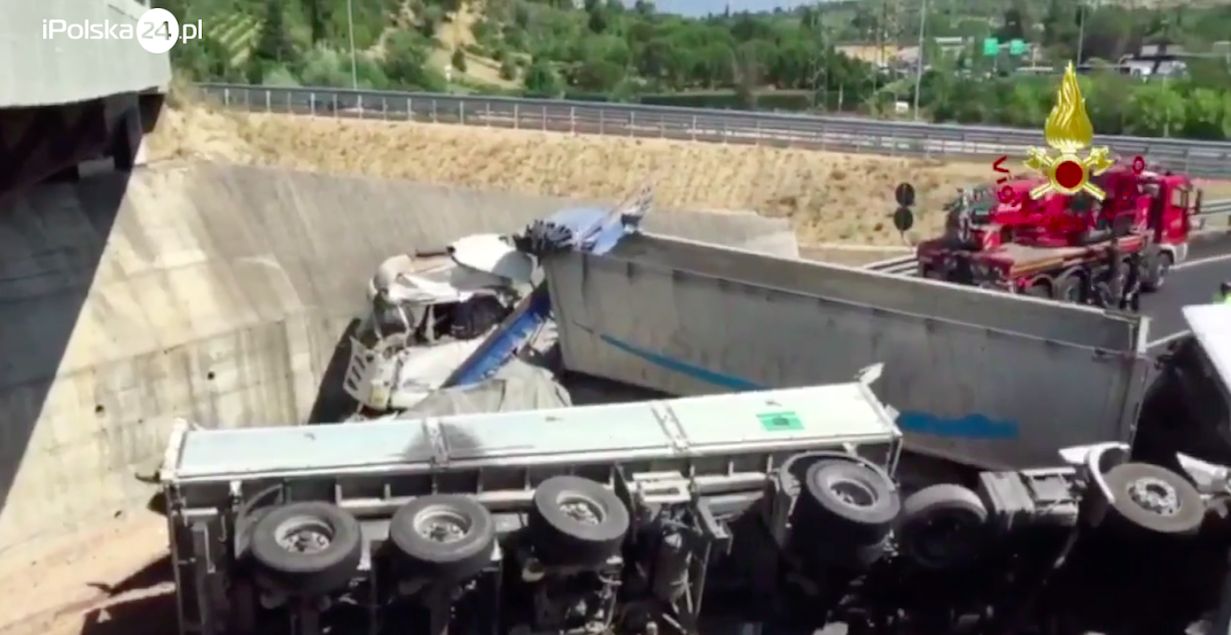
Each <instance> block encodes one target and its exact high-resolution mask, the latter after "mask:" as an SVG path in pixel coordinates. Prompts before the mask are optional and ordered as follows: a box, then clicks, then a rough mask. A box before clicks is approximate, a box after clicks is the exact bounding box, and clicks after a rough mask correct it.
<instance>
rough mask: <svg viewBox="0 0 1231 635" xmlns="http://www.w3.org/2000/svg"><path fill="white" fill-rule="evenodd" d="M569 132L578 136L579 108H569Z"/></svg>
mask: <svg viewBox="0 0 1231 635" xmlns="http://www.w3.org/2000/svg"><path fill="white" fill-rule="evenodd" d="M568 131H569V132H570V133H572V134H577V106H569V107H568Z"/></svg>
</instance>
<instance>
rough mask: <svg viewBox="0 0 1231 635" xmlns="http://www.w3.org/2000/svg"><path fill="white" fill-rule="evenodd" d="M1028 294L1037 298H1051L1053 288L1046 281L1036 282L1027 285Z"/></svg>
mask: <svg viewBox="0 0 1231 635" xmlns="http://www.w3.org/2000/svg"><path fill="white" fill-rule="evenodd" d="M1026 295H1028V296H1032V297H1035V298H1051V289H1050V288H1049V287H1048V286H1047V283H1046V282H1035V283H1033V284H1031V285H1030V286H1028V287H1026Z"/></svg>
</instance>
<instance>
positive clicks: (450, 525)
mask: <svg viewBox="0 0 1231 635" xmlns="http://www.w3.org/2000/svg"><path fill="white" fill-rule="evenodd" d="M389 541H390V543H392V545H393V547H394V550H395V557H396V558H397V560H400V561H401V564H403V565H404V567H405V571H406V572H407V573H409V574H411V575H414V576H416V577H423V578H428V579H430V580H434V581H461V580H465V579H467V578H470V577H472V576H474V575H475V574H477V573H479V572H480V571H482V570H483V568H484V567H486V566H487V565H488V563H490V562H491V558H492V548H493V547H494V545H495V544H496V524H495V522H494V521H493V520H492V515H491V513H490V512H488V511H487V508H485V507H483V505H481V504H479V502H478V501H475V500H474V499H472V498H470V497H468V496H460V495H443V494H441V495H431V496H422V497H420V498H416V499H415V500H413V501H411V502H409V503H407V504H405V505H403V506H402V507H401V508H400V509H398V510H397V512H396V513H395V514H394V515H393V520H392V521H391V522H390V524H389Z"/></svg>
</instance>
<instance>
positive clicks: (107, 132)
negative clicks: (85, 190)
mask: <svg viewBox="0 0 1231 635" xmlns="http://www.w3.org/2000/svg"><path fill="white" fill-rule="evenodd" d="M161 102H162V95H161V94H158V93H148V94H141V95H138V94H133V93H127V94H120V95H111V96H107V97H103V98H99V99H91V100H88V101H81V102H75V103H69V104H56V105H52V106H34V107H23V108H5V109H0V166H5V169H3V170H0V200H2V199H5V198H8V197H9V196H10V195H11V194H12V193H13V192H16V191H18V190H21V189H23V188H26V187H29V186H30V185H33V184H35V183H38V182H40V181H43V180H46V179H48V178H58V177H75V175H76V171H77V165H78V164H79V163H81V162H82V161H87V160H90V159H96V158H105V157H111V158H113V159H114V160H115V164H116V167H118V168H122V169H127V168H130V167H132V164H133V161H134V160H135V157H136V152H137V148H138V147H139V145H140V140H141V136H142V134H144V133H145V132H148V131H149V130H151V129H152V128H153V125H154V123H155V122H156V121H157V117H158V112H159V109H160V107H161Z"/></svg>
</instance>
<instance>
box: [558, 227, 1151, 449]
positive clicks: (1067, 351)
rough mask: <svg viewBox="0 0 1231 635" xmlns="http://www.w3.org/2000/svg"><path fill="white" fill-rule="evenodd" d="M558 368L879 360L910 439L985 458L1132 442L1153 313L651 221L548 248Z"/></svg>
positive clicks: (671, 373) (772, 371)
mask: <svg viewBox="0 0 1231 635" xmlns="http://www.w3.org/2000/svg"><path fill="white" fill-rule="evenodd" d="M545 268H546V274H547V279H548V284H549V287H550V292H551V298H552V306H553V310H554V314H555V318H556V321H557V324H558V327H559V333H560V345H561V351H562V354H563V362H564V366H565V367H566V368H567V369H568V370H570V371H575V372H580V373H585V374H589V375H595V376H599V377H603V378H607V379H612V380H616V381H620V382H625V383H629V384H634V385H638V386H644V387H648V388H652V389H655V390H659V391H662V392H665V393H668V394H673V395H698V394H709V393H716V392H722V391H730V390H756V389H765V388H778V387H790V386H803V385H811V384H816V383H825V382H831V381H835V380H838V379H840V378H842V377H848V376H850V374H851V373H852V372H854V371H855V370H856V369H858V368H860V367H863V366H865V365H867V364H872V363H882V362H883V363H884V364H885V375H884V378H883V379H882V380H881V381H882V384H881V388H880V393H881V395H882V396H883V398H884V399H885V401H886V402H887V403H890V404H892V405H893V406H894V407H895V408H897V409H898V410H899V413H898V417H897V423H898V425H899V427H900V428H901V429H902V430H903V432H904V433H905V434H906V445H907V447H908V448H910V449H913V450H917V451H920V452H924V453H928V454H933V455H937V456H940V457H943V458H948V459H951V460H955V461H959V462H962V463H967V464H973V465H975V466H978V467H984V468H991V469H1018V468H1029V467H1036V466H1040V465H1048V464H1050V463H1052V462H1053V461H1054V457H1055V456H1056V452H1057V450H1058V449H1060V448H1063V447H1066V446H1075V445H1083V444H1089V443H1098V442H1103V441H1127V440H1129V439H1130V437H1131V436H1132V431H1133V426H1134V423H1135V421H1136V418H1137V413H1138V410H1139V407H1140V404H1141V401H1142V395H1143V393H1144V389H1145V383H1146V379H1147V374H1148V371H1149V362H1148V360H1147V359H1146V356H1145V342H1146V335H1147V330H1148V318H1146V317H1143V316H1139V315H1127V314H1112V313H1105V312H1102V311H1099V310H1096V309H1092V308H1089V307H1078V306H1069V305H1060V304H1057V303H1053V302H1048V301H1044V300H1038V299H1035V298H1028V297H1022V296H1015V295H1009V294H1004V293H997V292H993V291H985V290H982V289H978V288H965V287H958V286H955V285H948V284H943V283H938V282H933V281H929V280H921V279H912V278H906V277H899V276H892V275H887V274H881V273H878V272H874V271H867V270H863V269H854V268H849V267H842V266H837V265H830V264H822V263H816V262H807V261H800V260H792V259H786V258H776V257H773V256H766V255H762V254H756V253H752V252H748V251H743V250H739V249H732V248H729V247H720V246H716V245H710V244H704V243H698V242H692V241H687V240H678V239H671V238H666V237H662V236H656V235H649V234H634V235H630V236H627V237H625V238H624V239H623V241H622V242H621V243H620V244H619V246H617V247H616V248H615V249H613V250H612V251H610V252H608V253H606V254H602V255H595V254H584V253H578V252H563V253H558V254H555V255H552V256H551V257H549V258H548V259H547V261H546V265H545Z"/></svg>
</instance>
